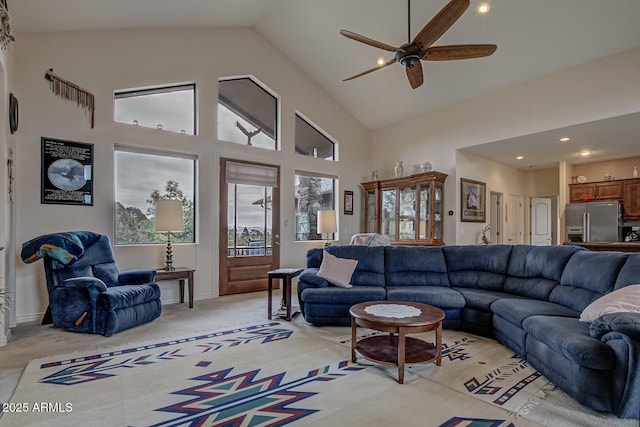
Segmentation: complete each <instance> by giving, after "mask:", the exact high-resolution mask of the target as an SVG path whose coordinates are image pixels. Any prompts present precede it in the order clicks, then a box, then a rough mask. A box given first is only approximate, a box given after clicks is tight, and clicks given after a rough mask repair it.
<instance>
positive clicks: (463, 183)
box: [460, 178, 487, 222]
mask: <svg viewBox="0 0 640 427" xmlns="http://www.w3.org/2000/svg"><path fill="white" fill-rule="evenodd" d="M486 191H487V184H485V183H484V182H479V181H472V180H470V179H465V178H460V221H462V222H486V203H485V199H486Z"/></svg>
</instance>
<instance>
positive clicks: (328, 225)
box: [318, 210, 338, 246]
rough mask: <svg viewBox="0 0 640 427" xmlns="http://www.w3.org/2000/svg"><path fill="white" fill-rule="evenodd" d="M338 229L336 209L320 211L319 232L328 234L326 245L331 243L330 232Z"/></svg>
mask: <svg viewBox="0 0 640 427" xmlns="http://www.w3.org/2000/svg"><path fill="white" fill-rule="evenodd" d="M336 231H338V224H337V222H336V211H334V210H326V211H318V233H320V234H325V233H326V234H327V239H326V240H325V242H324V245H325V246H329V245H330V242H329V233H335V232H336ZM323 237H324V236H323Z"/></svg>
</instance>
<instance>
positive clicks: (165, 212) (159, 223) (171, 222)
mask: <svg viewBox="0 0 640 427" xmlns="http://www.w3.org/2000/svg"><path fill="white" fill-rule="evenodd" d="M156 231H184V218H183V216H182V201H180V200H158V201H156Z"/></svg>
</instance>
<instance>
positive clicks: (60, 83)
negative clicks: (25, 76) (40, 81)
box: [44, 68, 95, 129]
mask: <svg viewBox="0 0 640 427" xmlns="http://www.w3.org/2000/svg"><path fill="white" fill-rule="evenodd" d="M44 78H45V79H47V80H49V89H51V91H52V92H53V93H54V94H56V95H58V96H59V97H61V98H64V99H68V100H70V101H75V102H76V104H77V105H78V107H80V108H82V109H84V111H85V113H86V111H87V110H89V113H90V114H91V129H93V122H94V111H95V100H94V97H93V94H92V93H90V92H89V91H87V90H85V89H82V88H81V87H80V86H78V85H75V84H73V83H71V82H70V81H68V80H65V79H63V78H62V77H60V76H57V75H55V74H54V73H53V68H49V70H48V71H47V72H46V73H45V75H44Z"/></svg>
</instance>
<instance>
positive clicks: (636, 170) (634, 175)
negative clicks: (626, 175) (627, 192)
mask: <svg viewBox="0 0 640 427" xmlns="http://www.w3.org/2000/svg"><path fill="white" fill-rule="evenodd" d="M631 175H632V176H633V177H634V178H637V177H638V167H637V166H634V167H633V173H632V174H631Z"/></svg>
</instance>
